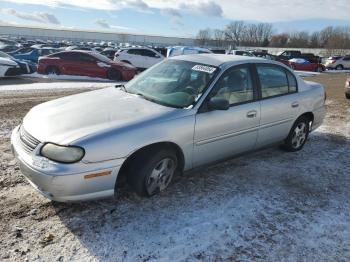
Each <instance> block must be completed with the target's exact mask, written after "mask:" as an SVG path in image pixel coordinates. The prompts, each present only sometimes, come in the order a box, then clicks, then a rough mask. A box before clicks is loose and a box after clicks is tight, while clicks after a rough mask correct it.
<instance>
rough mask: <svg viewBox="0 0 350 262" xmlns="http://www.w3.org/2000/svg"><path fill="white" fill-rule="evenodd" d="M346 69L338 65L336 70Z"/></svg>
mask: <svg viewBox="0 0 350 262" xmlns="http://www.w3.org/2000/svg"><path fill="white" fill-rule="evenodd" d="M343 69H344V66H343V65H337V66H336V67H335V70H343Z"/></svg>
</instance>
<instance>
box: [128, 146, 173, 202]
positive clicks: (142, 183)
mask: <svg viewBox="0 0 350 262" xmlns="http://www.w3.org/2000/svg"><path fill="white" fill-rule="evenodd" d="M163 167H164V170H169V172H163V171H164V170H163ZM177 169H178V159H177V157H176V153H175V152H174V150H172V149H167V148H164V149H160V148H155V149H150V150H146V151H144V152H141V153H140V154H138V155H137V156H136V158H135V159H134V160H133V161H132V162H131V165H130V168H129V172H128V175H127V180H128V183H129V185H130V186H131V187H132V188H133V189H134V190H135V192H136V193H137V194H138V195H139V196H146V197H150V196H153V195H155V194H157V193H159V192H161V191H163V190H165V189H166V188H167V187H168V185H169V184H170V182H171V180H172V178H173V176H174V174H175V173H176V171H177ZM162 170H163V171H162Z"/></svg>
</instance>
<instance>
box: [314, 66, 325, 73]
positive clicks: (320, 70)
mask: <svg viewBox="0 0 350 262" xmlns="http://www.w3.org/2000/svg"><path fill="white" fill-rule="evenodd" d="M315 71H316V72H319V73H322V72H323V71H324V70H323V68H322V67H321V66H318V67H317V68H316V70H315Z"/></svg>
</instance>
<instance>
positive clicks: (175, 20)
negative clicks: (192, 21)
mask: <svg viewBox="0 0 350 262" xmlns="http://www.w3.org/2000/svg"><path fill="white" fill-rule="evenodd" d="M160 13H161V15H163V16H168V17H170V21H171V23H172V24H173V29H177V28H178V27H182V26H184V23H183V21H182V15H181V14H180V12H179V11H178V10H176V9H174V8H163V9H161V10H160Z"/></svg>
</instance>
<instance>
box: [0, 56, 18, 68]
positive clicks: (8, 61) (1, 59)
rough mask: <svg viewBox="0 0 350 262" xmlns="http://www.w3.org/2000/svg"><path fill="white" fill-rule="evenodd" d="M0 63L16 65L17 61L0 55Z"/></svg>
mask: <svg viewBox="0 0 350 262" xmlns="http://www.w3.org/2000/svg"><path fill="white" fill-rule="evenodd" d="M0 65H9V66H16V65H17V63H16V62H15V61H13V60H12V59H10V58H4V57H0Z"/></svg>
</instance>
